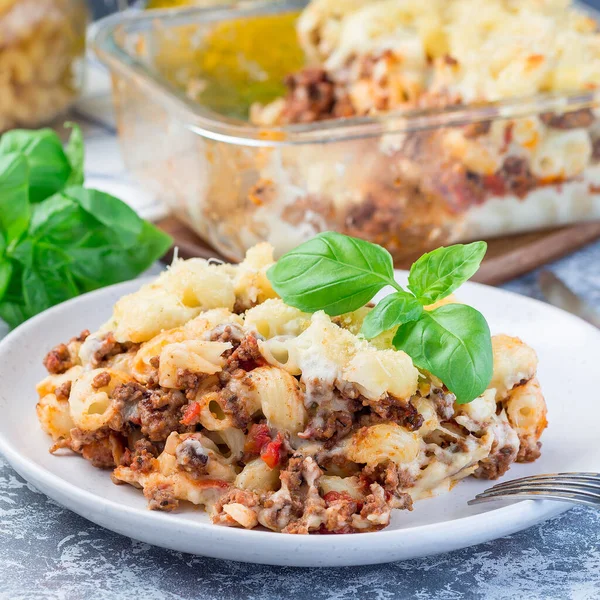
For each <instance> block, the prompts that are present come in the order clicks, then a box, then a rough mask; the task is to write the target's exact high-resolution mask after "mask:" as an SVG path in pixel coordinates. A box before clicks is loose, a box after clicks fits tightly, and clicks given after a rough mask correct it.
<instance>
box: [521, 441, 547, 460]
mask: <svg viewBox="0 0 600 600" xmlns="http://www.w3.org/2000/svg"><path fill="white" fill-rule="evenodd" d="M541 449H542V443H541V442H535V443H534V444H533V445H532V444H530V443H528V441H527V440H521V445H520V447H519V452H518V454H517V462H520V463H528V462H534V461H535V460H537V459H538V458H539V457H540V456H541V454H542V452H541Z"/></svg>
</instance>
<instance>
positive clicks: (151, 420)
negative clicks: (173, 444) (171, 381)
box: [138, 389, 189, 442]
mask: <svg viewBox="0 0 600 600" xmlns="http://www.w3.org/2000/svg"><path fill="white" fill-rule="evenodd" d="M186 402H187V399H186V397H185V396H184V394H182V393H181V392H180V391H179V390H164V389H158V390H153V391H152V392H151V393H150V394H144V396H143V397H142V399H141V400H140V402H139V404H138V409H139V418H140V423H141V427H142V433H143V434H144V435H145V436H147V437H148V438H149V439H150V440H151V441H152V442H161V441H164V440H166V439H167V437H169V434H170V433H171V432H173V431H176V432H178V433H184V432H186V431H188V430H189V427H187V426H185V425H183V424H182V423H180V420H181V417H182V407H183V406H184V404H186Z"/></svg>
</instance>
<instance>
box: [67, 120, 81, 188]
mask: <svg viewBox="0 0 600 600" xmlns="http://www.w3.org/2000/svg"><path fill="white" fill-rule="evenodd" d="M65 127H68V128H69V129H71V136H70V137H69V141H68V142H67V145H66V147H65V154H66V155H67V159H68V160H69V164H70V165H71V174H70V175H69V179H68V180H67V185H81V184H82V183H83V163H84V158H85V149H84V144H83V133H82V132H81V127H79V125H77V124H76V123H65Z"/></svg>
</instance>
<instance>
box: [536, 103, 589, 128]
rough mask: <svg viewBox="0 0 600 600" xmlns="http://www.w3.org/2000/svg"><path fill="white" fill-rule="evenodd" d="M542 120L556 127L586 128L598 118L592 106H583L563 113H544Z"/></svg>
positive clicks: (549, 125) (541, 116)
mask: <svg viewBox="0 0 600 600" xmlns="http://www.w3.org/2000/svg"><path fill="white" fill-rule="evenodd" d="M540 120H541V121H542V122H543V123H544V124H545V125H548V127H552V128H554V129H580V128H582V129H585V128H587V127H589V126H590V125H592V123H593V122H594V121H595V120H596V119H595V117H594V113H593V112H592V110H591V109H590V108H582V109H580V110H573V111H571V112H565V113H562V114H555V113H544V114H541V115H540Z"/></svg>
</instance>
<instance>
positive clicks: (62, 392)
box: [54, 381, 73, 400]
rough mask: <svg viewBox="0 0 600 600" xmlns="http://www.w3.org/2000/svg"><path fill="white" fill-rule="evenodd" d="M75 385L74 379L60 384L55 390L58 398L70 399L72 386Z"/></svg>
mask: <svg viewBox="0 0 600 600" xmlns="http://www.w3.org/2000/svg"><path fill="white" fill-rule="evenodd" d="M72 385H73V382H72V381H65V382H64V383H63V384H61V385H59V386H58V387H57V388H56V389H55V390H54V395H55V396H56V398H57V400H68V399H69V396H70V395H71V386H72Z"/></svg>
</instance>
